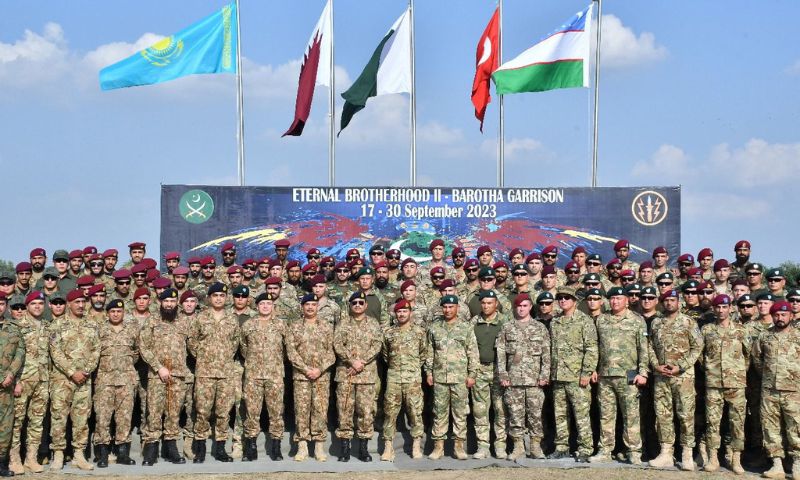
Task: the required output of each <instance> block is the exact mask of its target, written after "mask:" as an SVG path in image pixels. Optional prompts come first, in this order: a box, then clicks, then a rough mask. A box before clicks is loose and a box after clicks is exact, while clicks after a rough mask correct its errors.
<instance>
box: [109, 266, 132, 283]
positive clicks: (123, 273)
mask: <svg viewBox="0 0 800 480" xmlns="http://www.w3.org/2000/svg"><path fill="white" fill-rule="evenodd" d="M111 276H112V277H113V278H114V281H117V280H124V279H126V278H131V271H130V270H128V269H127V268H121V269H119V270H114V273H112V274H111Z"/></svg>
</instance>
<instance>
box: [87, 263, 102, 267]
mask: <svg viewBox="0 0 800 480" xmlns="http://www.w3.org/2000/svg"><path fill="white" fill-rule="evenodd" d="M89 266H90V267H102V266H103V262H89Z"/></svg>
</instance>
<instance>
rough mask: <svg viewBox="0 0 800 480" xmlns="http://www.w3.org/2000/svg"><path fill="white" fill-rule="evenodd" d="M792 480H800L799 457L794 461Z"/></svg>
mask: <svg viewBox="0 0 800 480" xmlns="http://www.w3.org/2000/svg"><path fill="white" fill-rule="evenodd" d="M792 480H800V460H798V458H797V457H795V458H794V460H793V461H792Z"/></svg>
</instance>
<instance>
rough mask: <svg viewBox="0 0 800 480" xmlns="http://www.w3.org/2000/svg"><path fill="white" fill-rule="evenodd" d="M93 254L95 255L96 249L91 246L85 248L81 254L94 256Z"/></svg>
mask: <svg viewBox="0 0 800 480" xmlns="http://www.w3.org/2000/svg"><path fill="white" fill-rule="evenodd" d="M95 253H97V247H95V246H93V245H89V246H88V247H85V248H84V249H83V254H84V255H94V254H95Z"/></svg>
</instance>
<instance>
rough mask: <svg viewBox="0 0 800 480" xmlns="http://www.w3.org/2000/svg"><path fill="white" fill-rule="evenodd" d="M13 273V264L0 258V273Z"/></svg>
mask: <svg viewBox="0 0 800 480" xmlns="http://www.w3.org/2000/svg"><path fill="white" fill-rule="evenodd" d="M7 270H10V271H12V272H13V271H14V262H12V261H9V260H3V259H2V258H0V272H5V271H7Z"/></svg>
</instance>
